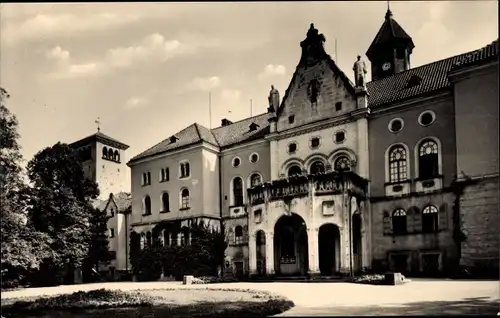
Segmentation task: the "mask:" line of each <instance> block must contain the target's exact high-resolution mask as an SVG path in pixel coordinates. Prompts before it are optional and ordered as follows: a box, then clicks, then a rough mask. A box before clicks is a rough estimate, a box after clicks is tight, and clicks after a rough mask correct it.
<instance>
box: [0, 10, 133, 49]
mask: <svg viewBox="0 0 500 318" xmlns="http://www.w3.org/2000/svg"><path fill="white" fill-rule="evenodd" d="M137 20H138V17H137V16H136V15H133V14H130V13H129V14H115V13H106V12H104V13H99V14H95V13H85V14H78V15H77V14H72V13H57V14H47V13H40V14H36V15H35V16H32V17H30V18H28V19H26V20H24V21H23V22H20V23H19V22H18V23H15V22H14V23H6V25H5V26H4V27H3V30H2V42H3V43H8V44H13V43H17V42H19V41H22V40H34V39H39V40H47V39H49V38H58V37H74V36H77V35H78V34H81V33H85V32H91V31H99V30H106V31H108V30H109V29H111V28H116V27H120V26H123V25H127V24H129V23H132V22H135V21H137ZM4 41H5V42H4Z"/></svg>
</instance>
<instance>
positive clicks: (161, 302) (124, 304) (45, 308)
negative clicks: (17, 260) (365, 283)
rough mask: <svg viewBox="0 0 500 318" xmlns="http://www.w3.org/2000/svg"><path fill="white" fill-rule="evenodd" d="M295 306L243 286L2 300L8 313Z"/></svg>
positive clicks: (215, 312) (228, 311) (229, 311)
mask: <svg viewBox="0 0 500 318" xmlns="http://www.w3.org/2000/svg"><path fill="white" fill-rule="evenodd" d="M293 306H294V304H293V302H291V301H289V300H287V299H284V298H282V297H280V296H277V295H273V294H270V293H266V292H257V291H250V290H239V289H210V288H191V289H189V288H174V289H155V290H142V291H141V292H138V291H127V292H124V291H111V290H106V289H99V290H93V291H88V292H81V291H80V292H75V293H73V294H66V295H59V296H53V297H44V298H38V299H22V300H16V299H12V300H11V299H9V302H7V303H5V302H4V301H2V315H3V317H5V318H9V317H54V318H57V317H61V318H63V317H64V318H66V317H68V316H71V317H77V318H84V317H94V318H96V317H102V318H107V317H124V318H127V317H198V318H199V317H213V316H216V317H233V318H234V317H236V316H245V317H266V316H271V315H276V314H279V313H281V312H283V311H285V310H288V309H290V308H292V307H293Z"/></svg>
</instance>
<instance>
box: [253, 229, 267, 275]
mask: <svg viewBox="0 0 500 318" xmlns="http://www.w3.org/2000/svg"><path fill="white" fill-rule="evenodd" d="M255 244H256V245H257V247H256V250H257V275H259V276H264V275H265V274H266V234H265V233H264V231H262V230H259V231H257V234H256V235H255Z"/></svg>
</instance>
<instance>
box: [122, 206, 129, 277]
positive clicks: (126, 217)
mask: <svg viewBox="0 0 500 318" xmlns="http://www.w3.org/2000/svg"><path fill="white" fill-rule="evenodd" d="M123 216H124V217H125V271H126V272H127V277H128V257H129V255H128V210H126V211H125V213H124V215H123Z"/></svg>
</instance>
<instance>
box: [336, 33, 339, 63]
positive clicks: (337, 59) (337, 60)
mask: <svg viewBox="0 0 500 318" xmlns="http://www.w3.org/2000/svg"><path fill="white" fill-rule="evenodd" d="M338 62H339V57H338V55H337V38H335V63H338Z"/></svg>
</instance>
